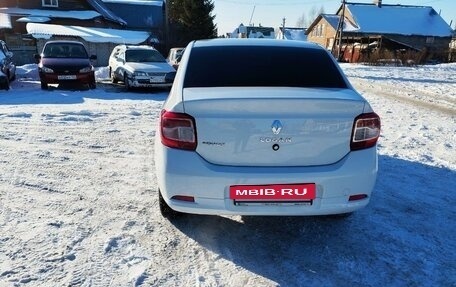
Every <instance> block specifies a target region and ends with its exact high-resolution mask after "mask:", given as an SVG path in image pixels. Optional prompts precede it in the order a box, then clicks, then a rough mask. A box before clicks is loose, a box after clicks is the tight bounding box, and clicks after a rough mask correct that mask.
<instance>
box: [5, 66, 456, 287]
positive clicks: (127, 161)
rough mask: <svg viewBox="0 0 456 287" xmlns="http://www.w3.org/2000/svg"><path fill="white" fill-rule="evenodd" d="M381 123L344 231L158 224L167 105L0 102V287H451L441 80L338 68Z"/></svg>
mask: <svg viewBox="0 0 456 287" xmlns="http://www.w3.org/2000/svg"><path fill="white" fill-rule="evenodd" d="M342 67H343V69H344V71H345V72H346V73H347V75H348V76H349V78H350V81H351V82H352V83H353V85H354V86H355V87H356V88H357V89H358V90H359V91H360V92H361V93H362V94H363V95H364V96H365V97H366V98H367V99H368V100H369V101H370V102H371V104H372V106H373V108H374V109H375V110H376V111H377V113H378V114H379V115H380V116H381V118H382V125H383V127H382V129H383V130H382V137H381V139H380V141H379V153H380V158H379V164H380V166H379V168H380V172H379V177H378V181H377V185H376V188H375V191H374V195H373V198H372V201H371V204H370V205H369V206H368V207H367V208H365V209H363V210H361V211H358V212H356V213H355V214H353V215H352V216H351V217H349V218H346V219H334V218H327V217H285V218H280V217H245V216H243V217H241V216H232V217H221V216H196V215H189V216H186V217H184V218H182V219H179V220H176V221H174V222H169V221H168V220H165V219H163V218H162V217H161V216H160V214H159V211H158V206H157V190H156V179H155V176H154V161H153V156H152V155H153V149H154V141H153V139H154V137H155V125H156V122H157V116H158V114H159V112H160V107H161V104H162V103H163V101H164V100H165V98H166V96H167V93H166V92H164V91H152V92H150V91H135V92H129V93H127V92H124V91H123V89H122V87H121V86H113V85H110V84H108V83H107V81H103V79H106V78H107V75H106V69H100V70H98V73H97V77H98V79H99V80H100V81H101V82H100V83H99V85H98V88H97V89H96V90H82V91H80V90H73V89H61V88H54V89H51V90H50V91H42V90H40V86H39V82H38V81H37V72H36V66H35V65H27V66H23V67H20V70H19V71H18V80H17V81H15V82H13V83H12V88H11V90H10V91H7V92H6V91H0V286H1V287H3V286H86V287H87V286H94V287H95V286H456V241H455V238H456V237H455V234H456V224H455V220H456V209H455V207H454V206H455V203H456V193H455V186H456V65H455V64H446V65H436V66H420V67H410V68H409V67H399V68H398V67H369V66H358V65H349V64H344V65H342Z"/></svg>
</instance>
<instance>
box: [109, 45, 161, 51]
mask: <svg viewBox="0 0 456 287" xmlns="http://www.w3.org/2000/svg"><path fill="white" fill-rule="evenodd" d="M116 48H123V49H126V50H156V49H155V48H154V47H152V46H147V45H118V46H116Z"/></svg>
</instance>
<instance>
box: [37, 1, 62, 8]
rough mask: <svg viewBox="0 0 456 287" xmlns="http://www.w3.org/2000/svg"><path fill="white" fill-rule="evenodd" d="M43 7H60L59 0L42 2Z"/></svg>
mask: <svg viewBox="0 0 456 287" xmlns="http://www.w3.org/2000/svg"><path fill="white" fill-rule="evenodd" d="M41 1H42V2H41V3H42V5H43V7H59V0H41Z"/></svg>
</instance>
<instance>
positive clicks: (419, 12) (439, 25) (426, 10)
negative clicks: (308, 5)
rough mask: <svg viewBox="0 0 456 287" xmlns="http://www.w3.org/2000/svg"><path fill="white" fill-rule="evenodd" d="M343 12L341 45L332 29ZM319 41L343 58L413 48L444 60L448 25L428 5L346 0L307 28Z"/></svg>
mask: <svg viewBox="0 0 456 287" xmlns="http://www.w3.org/2000/svg"><path fill="white" fill-rule="evenodd" d="M343 13H344V19H343V30H342V38H341V39H342V40H341V47H339V46H338V45H337V41H336V40H335V39H336V31H337V28H338V25H339V22H340V19H341V16H342V14H343ZM307 34H308V41H311V42H316V43H319V44H320V45H322V46H324V47H325V48H327V49H328V50H332V51H333V52H335V54H338V53H337V52H339V51H340V52H341V53H340V55H339V59H340V60H341V61H345V62H360V61H368V60H369V59H370V58H371V57H373V55H375V54H377V55H378V54H382V55H387V54H388V55H389V56H390V57H394V58H396V57H397V58H399V57H400V55H404V54H406V53H410V52H414V53H416V54H420V55H421V57H422V59H430V58H434V59H439V60H444V59H445V58H447V57H445V55H448V45H449V43H450V41H451V35H452V30H451V27H450V26H449V25H448V24H447V23H446V22H445V21H444V20H443V19H442V17H441V16H440V15H439V14H438V13H437V12H436V11H435V10H434V9H433V8H432V7H429V6H411V5H387V4H382V2H381V1H378V2H377V3H376V4H366V3H346V4H345V10H344V6H343V5H341V6H340V8H339V9H338V11H337V13H336V14H322V15H319V16H318V17H317V18H316V19H315V20H314V22H313V23H312V24H311V25H310V26H309V28H308V29H307Z"/></svg>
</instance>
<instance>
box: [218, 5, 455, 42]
mask: <svg viewBox="0 0 456 287" xmlns="http://www.w3.org/2000/svg"><path fill="white" fill-rule="evenodd" d="M348 2H357V3H372V2H373V1H372V0H367V1H366V0H357V1H356V0H353V1H348ZM214 4H215V9H214V14H215V23H216V24H217V27H218V34H219V35H225V34H226V33H227V32H232V31H234V29H236V28H237V27H238V26H239V24H241V23H243V24H244V25H247V24H249V23H253V24H254V25H256V26H258V25H260V24H261V25H262V26H269V27H274V28H276V27H279V26H282V19H283V18H285V19H286V20H285V24H286V26H288V27H295V26H296V23H297V21H298V19H299V18H300V17H301V16H302V15H303V14H305V15H306V17H308V16H307V15H308V14H309V11H311V10H312V9H313V8H314V9H317V10H319V9H320V8H321V7H323V9H324V12H325V13H335V12H336V11H337V9H338V8H339V6H340V5H341V0H214ZM383 4H402V5H423V6H432V7H433V8H434V9H435V10H436V11H437V12H438V13H439V12H440V13H441V15H442V17H443V19H444V20H445V21H446V22H447V23H448V24H449V23H450V22H451V21H453V24H452V27H453V28H454V27H455V23H456V0H383ZM250 19H251V20H250Z"/></svg>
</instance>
